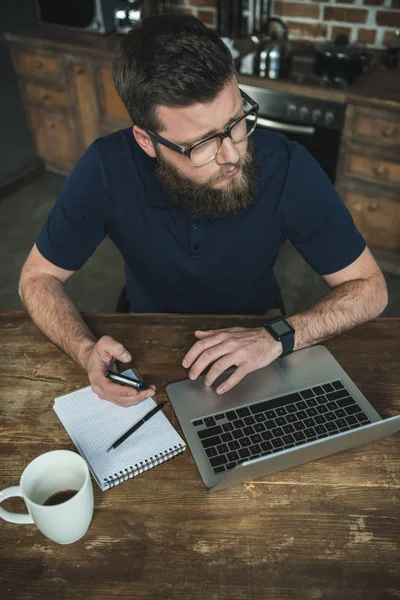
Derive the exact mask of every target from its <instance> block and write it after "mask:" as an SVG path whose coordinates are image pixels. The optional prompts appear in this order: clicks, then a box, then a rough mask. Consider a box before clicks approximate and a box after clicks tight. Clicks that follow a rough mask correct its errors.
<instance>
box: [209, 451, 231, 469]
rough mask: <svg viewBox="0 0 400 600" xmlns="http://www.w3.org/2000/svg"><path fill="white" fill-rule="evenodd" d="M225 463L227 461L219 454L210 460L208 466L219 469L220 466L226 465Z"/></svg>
mask: <svg viewBox="0 0 400 600" xmlns="http://www.w3.org/2000/svg"><path fill="white" fill-rule="evenodd" d="M227 462H228V460H227V458H226V456H224V455H223V454H221V456H215V457H214V458H210V464H211V466H212V467H220V466H221V465H226V463H227Z"/></svg>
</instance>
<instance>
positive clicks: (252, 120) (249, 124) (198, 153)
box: [190, 112, 257, 166]
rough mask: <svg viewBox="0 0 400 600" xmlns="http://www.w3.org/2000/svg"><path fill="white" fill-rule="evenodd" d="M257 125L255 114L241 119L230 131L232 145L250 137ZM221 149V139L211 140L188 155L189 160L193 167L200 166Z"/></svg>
mask: <svg viewBox="0 0 400 600" xmlns="http://www.w3.org/2000/svg"><path fill="white" fill-rule="evenodd" d="M256 124H257V114H256V112H254V113H250V115H248V116H246V117H243V118H242V119H240V121H238V122H237V123H236V125H235V126H234V127H233V128H232V129H231V131H230V136H229V137H230V138H231V140H232V142H233V143H234V144H238V143H239V142H242V141H243V140H244V139H246V138H247V137H248V136H249V135H251V134H252V133H253V131H254V129H255V127H256ZM220 148H221V139H220V138H213V139H211V140H208V141H207V142H203V143H202V144H199V145H198V146H196V147H195V148H193V150H192V151H191V153H190V160H191V161H192V163H193V164H194V165H195V166H201V165H204V164H206V163H207V162H210V161H211V160H212V159H213V158H215V156H216V155H217V154H218V152H219V149H220Z"/></svg>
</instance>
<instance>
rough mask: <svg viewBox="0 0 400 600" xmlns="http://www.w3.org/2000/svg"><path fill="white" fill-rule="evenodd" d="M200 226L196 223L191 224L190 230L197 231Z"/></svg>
mask: <svg viewBox="0 0 400 600" xmlns="http://www.w3.org/2000/svg"><path fill="white" fill-rule="evenodd" d="M199 227H200V225H199V224H198V223H192V229H199Z"/></svg>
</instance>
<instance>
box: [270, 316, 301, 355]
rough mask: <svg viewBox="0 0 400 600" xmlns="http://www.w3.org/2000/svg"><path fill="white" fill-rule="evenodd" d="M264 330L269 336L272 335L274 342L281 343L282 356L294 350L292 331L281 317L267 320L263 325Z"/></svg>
mask: <svg viewBox="0 0 400 600" xmlns="http://www.w3.org/2000/svg"><path fill="white" fill-rule="evenodd" d="M264 327H265V329H266V330H267V331H268V333H269V334H271V335H272V337H273V338H274V340H277V341H278V342H282V345H283V352H282V354H281V355H280V357H279V358H281V357H282V356H287V355H288V354H291V353H292V352H293V348H294V333H295V332H294V329H293V327H292V326H291V325H290V324H289V323H288V322H287V321H286V319H284V318H283V317H275V318H274V319H268V321H265V323H264Z"/></svg>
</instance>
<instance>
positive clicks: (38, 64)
mask: <svg viewBox="0 0 400 600" xmlns="http://www.w3.org/2000/svg"><path fill="white" fill-rule="evenodd" d="M33 66H34V67H35V69H42V68H43V62H42V61H41V60H39V59H36V60H35V61H34V62H33Z"/></svg>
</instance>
